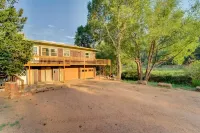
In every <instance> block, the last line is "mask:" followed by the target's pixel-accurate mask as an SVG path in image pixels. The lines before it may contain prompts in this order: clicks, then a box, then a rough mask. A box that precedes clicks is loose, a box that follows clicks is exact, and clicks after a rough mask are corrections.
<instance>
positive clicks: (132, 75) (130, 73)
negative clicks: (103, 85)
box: [121, 70, 138, 80]
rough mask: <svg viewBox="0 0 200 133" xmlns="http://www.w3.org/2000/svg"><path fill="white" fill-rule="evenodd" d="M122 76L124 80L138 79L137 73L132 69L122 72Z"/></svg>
mask: <svg viewBox="0 0 200 133" xmlns="http://www.w3.org/2000/svg"><path fill="white" fill-rule="evenodd" d="M121 78H122V80H137V79H138V78H137V73H136V72H133V71H130V70H129V71H125V72H122V75H121Z"/></svg>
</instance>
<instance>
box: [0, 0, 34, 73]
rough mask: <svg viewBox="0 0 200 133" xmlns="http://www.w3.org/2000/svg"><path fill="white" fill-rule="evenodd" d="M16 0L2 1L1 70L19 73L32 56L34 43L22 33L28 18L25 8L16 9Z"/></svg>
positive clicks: (0, 10) (0, 15) (0, 20)
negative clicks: (24, 11)
mask: <svg viewBox="0 0 200 133" xmlns="http://www.w3.org/2000/svg"><path fill="white" fill-rule="evenodd" d="M16 2H17V1H16V0H1V1H0V71H1V72H3V73H5V74H7V75H13V74H17V73H19V72H20V71H21V70H22V69H23V68H24V64H26V63H27V62H28V61H29V60H30V59H31V57H32V43H31V42H29V41H27V40H25V39H24V35H23V34H20V32H21V31H22V29H23V26H24V24H25V22H26V20H27V18H26V17H22V15H23V9H20V10H19V11H17V10H16V8H15V7H14V4H15V3H16Z"/></svg>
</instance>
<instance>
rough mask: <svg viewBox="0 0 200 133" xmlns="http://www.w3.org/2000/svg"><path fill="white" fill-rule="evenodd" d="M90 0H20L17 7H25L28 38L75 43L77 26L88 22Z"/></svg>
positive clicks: (25, 30) (25, 28)
mask: <svg viewBox="0 0 200 133" xmlns="http://www.w3.org/2000/svg"><path fill="white" fill-rule="evenodd" d="M88 1H89V0H19V3H18V4H17V5H16V6H17V8H23V9H24V16H27V17H28V21H27V23H26V25H25V27H24V33H25V36H26V38H28V39H33V40H47V41H55V42H64V43H68V44H73V43H74V36H75V32H76V29H77V27H78V26H80V25H85V24H86V22H87V13H88V11H87V3H88Z"/></svg>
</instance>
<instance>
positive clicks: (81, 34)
mask: <svg viewBox="0 0 200 133" xmlns="http://www.w3.org/2000/svg"><path fill="white" fill-rule="evenodd" d="M75 45H77V46H81V47H87V48H91V47H93V45H94V38H93V36H92V33H91V29H90V27H89V26H88V25H86V26H82V25H81V26H79V27H78V28H77V32H76V35H75Z"/></svg>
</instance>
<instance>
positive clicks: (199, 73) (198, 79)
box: [186, 61, 200, 86]
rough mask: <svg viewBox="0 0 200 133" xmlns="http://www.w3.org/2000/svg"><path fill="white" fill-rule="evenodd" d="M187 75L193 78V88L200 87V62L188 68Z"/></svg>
mask: <svg viewBox="0 0 200 133" xmlns="http://www.w3.org/2000/svg"><path fill="white" fill-rule="evenodd" d="M186 71H187V74H188V75H189V76H190V77H191V78H192V85H193V86H200V61H195V62H193V63H192V64H190V66H189V67H188V68H187V70H186Z"/></svg>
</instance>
